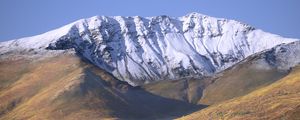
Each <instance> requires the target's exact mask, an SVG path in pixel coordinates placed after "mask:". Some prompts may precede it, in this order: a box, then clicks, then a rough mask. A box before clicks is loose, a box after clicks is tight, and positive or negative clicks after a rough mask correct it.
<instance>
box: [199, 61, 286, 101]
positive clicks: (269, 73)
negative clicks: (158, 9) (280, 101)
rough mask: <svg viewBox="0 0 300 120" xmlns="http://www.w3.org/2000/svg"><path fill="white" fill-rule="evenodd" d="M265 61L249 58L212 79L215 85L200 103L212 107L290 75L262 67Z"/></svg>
mask: <svg viewBox="0 0 300 120" xmlns="http://www.w3.org/2000/svg"><path fill="white" fill-rule="evenodd" d="M263 60H264V59H263V58H259V57H249V58H248V59H246V60H245V61H243V62H241V63H239V64H238V65H235V66H234V67H232V68H230V69H228V70H226V71H224V72H222V73H220V74H219V75H217V77H215V78H213V79H212V81H213V83H212V84H209V85H208V86H207V87H206V88H205V89H204V91H203V96H202V98H201V99H200V101H199V103H200V104H206V105H212V104H216V103H219V102H222V101H225V100H229V99H232V98H235V97H239V96H243V95H246V94H248V93H250V92H252V91H254V90H256V89H259V88H262V87H265V86H267V85H270V84H271V83H273V82H275V81H277V80H279V79H281V78H283V77H284V76H286V75H287V74H288V71H282V70H277V69H275V68H272V67H271V66H269V65H263V66H262V65H261V64H265V63H263ZM267 67H268V68H267Z"/></svg>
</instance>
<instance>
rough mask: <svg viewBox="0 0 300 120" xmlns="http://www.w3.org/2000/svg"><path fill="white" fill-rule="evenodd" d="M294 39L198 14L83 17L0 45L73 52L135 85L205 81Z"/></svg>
mask: <svg viewBox="0 0 300 120" xmlns="http://www.w3.org/2000/svg"><path fill="white" fill-rule="evenodd" d="M293 41H296V39H287V38H282V37H280V36H277V35H273V34H270V33H266V32H263V31H262V30H259V29H255V28H253V27H251V26H249V25H246V24H243V23H240V22H237V21H234V20H227V19H222V18H214V17H209V16H206V15H202V14H199V13H191V14H188V15H186V16H183V17H178V18H173V17H169V16H157V17H146V18H144V17H139V16H134V17H121V16H115V17H107V16H95V17H92V18H88V19H81V20H78V21H76V22H74V23H71V24H69V25H66V26H64V27H62V28H59V29H56V30H53V31H50V32H47V33H44V34H42V35H38V36H34V37H28V38H22V39H17V40H12V41H8V42H3V43H0V51H1V52H0V54H1V56H3V55H5V54H6V53H8V52H9V51H15V50H16V49H20V50H23V51H24V49H25V50H31V51H36V53H37V54H39V53H48V52H49V51H53V50H66V49H71V48H74V49H75V50H76V52H77V53H79V54H80V55H82V56H83V57H85V58H87V59H88V60H90V62H92V63H94V64H95V65H97V66H99V67H100V68H103V69H105V70H106V71H108V72H110V73H112V74H113V75H114V76H115V77H117V78H118V79H120V80H123V81H127V82H128V83H129V84H131V85H134V86H136V85H140V84H144V83H149V82H151V81H157V80H163V79H180V78H183V77H192V76H193V77H201V76H205V75H211V74H214V73H216V72H219V71H222V70H224V69H226V68H228V67H230V66H232V65H234V64H235V63H237V62H239V61H241V60H243V59H244V58H246V57H247V56H249V55H252V54H254V53H257V52H261V51H263V50H266V49H270V48H272V47H274V46H276V45H278V44H282V43H289V42H293Z"/></svg>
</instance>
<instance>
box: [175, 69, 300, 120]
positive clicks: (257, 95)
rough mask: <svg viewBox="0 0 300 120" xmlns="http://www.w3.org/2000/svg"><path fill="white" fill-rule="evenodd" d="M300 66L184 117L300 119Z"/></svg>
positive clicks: (242, 119) (189, 118)
mask: <svg viewBox="0 0 300 120" xmlns="http://www.w3.org/2000/svg"><path fill="white" fill-rule="evenodd" d="M299 76H300V67H299V66H298V67H296V68H294V69H293V71H292V72H291V73H290V74H289V75H288V76H286V77H284V78H282V79H281V80H279V81H277V82H275V83H273V84H271V85H269V86H267V87H264V88H261V89H258V90H255V91H254V92H251V93H250V94H248V95H245V96H243V97H239V98H235V99H232V100H229V101H225V102H222V103H220V104H216V105H213V106H210V107H208V108H206V109H203V110H200V111H198V112H195V113H193V114H190V115H188V116H185V117H182V118H180V119H181V120H198V119H200V120H205V119H230V120H235V119H237V120H255V119H266V120H271V119H281V120H293V119H295V120H297V119H298V120H299V119H300V77H299Z"/></svg>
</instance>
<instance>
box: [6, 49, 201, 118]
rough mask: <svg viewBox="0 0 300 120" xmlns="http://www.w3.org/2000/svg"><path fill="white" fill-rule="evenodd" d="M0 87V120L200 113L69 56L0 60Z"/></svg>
mask: <svg viewBox="0 0 300 120" xmlns="http://www.w3.org/2000/svg"><path fill="white" fill-rule="evenodd" d="M0 83H1V84H0V120H11V119H13V120H57V119H64V120H85V119H88V120H102V119H150V120H152V119H157V118H174V117H179V116H182V115H184V114H186V113H188V112H191V110H193V111H195V110H197V109H199V108H201V107H202V106H199V105H194V104H190V103H187V102H182V101H177V100H172V99H168V98H164V97H161V96H157V95H153V94H151V93H149V92H147V91H145V90H144V89H142V88H139V87H132V86H130V85H128V84H127V83H125V82H121V81H119V80H117V79H115V78H114V77H113V76H112V75H110V74H108V73H107V72H105V71H104V70H101V69H99V68H97V67H95V66H94V65H92V64H90V63H88V62H86V61H85V60H82V59H80V57H78V56H76V55H74V54H68V53H66V54H62V55H59V56H56V57H50V58H45V59H42V60H28V59H25V58H20V59H15V60H0Z"/></svg>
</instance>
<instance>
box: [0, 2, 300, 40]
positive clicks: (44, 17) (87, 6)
mask: <svg viewBox="0 0 300 120" xmlns="http://www.w3.org/2000/svg"><path fill="white" fill-rule="evenodd" d="M190 12H199V13H202V14H206V15H209V16H214V17H222V18H229V19H235V20H238V21H242V22H244V23H248V24H250V25H252V26H254V27H256V28H260V29H263V30H264V31H267V32H271V33H275V34H279V35H282V36H284V37H292V38H300V13H299V12H300V0H1V1H0V26H1V29H0V41H5V40H10V39H16V38H21V37H27V36H33V35H37V34H41V33H44V32H47V31H49V30H52V29H55V28H58V27H61V26H63V25H66V24H68V23H71V22H73V21H76V20H78V19H81V18H87V17H91V16H95V15H108V16H115V15H121V16H135V15H139V16H157V15H170V16H183V15H185V14H188V13H190Z"/></svg>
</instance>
